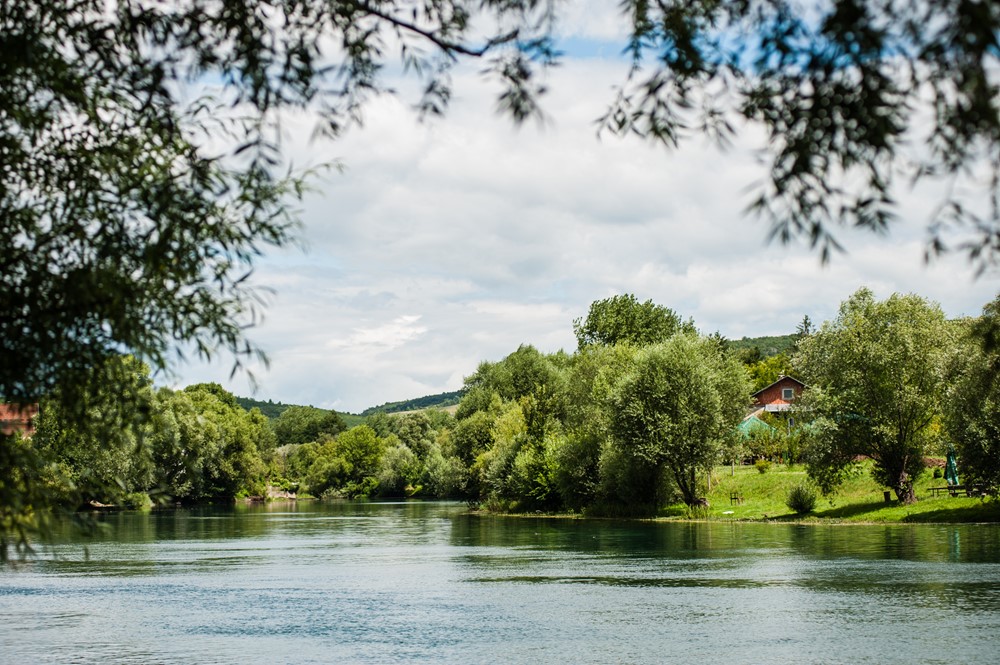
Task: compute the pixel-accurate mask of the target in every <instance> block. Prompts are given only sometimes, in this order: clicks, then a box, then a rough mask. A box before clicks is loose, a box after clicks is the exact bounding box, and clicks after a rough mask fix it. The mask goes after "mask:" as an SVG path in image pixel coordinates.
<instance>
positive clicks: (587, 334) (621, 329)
mask: <svg viewBox="0 0 1000 665" xmlns="http://www.w3.org/2000/svg"><path fill="white" fill-rule="evenodd" d="M682 330H683V331H687V332H693V331H694V324H692V323H691V322H690V321H688V322H685V321H683V320H682V319H681V317H680V315H679V314H677V313H676V312H674V311H673V310H672V309H670V308H669V307H664V306H663V305H657V304H656V303H654V302H653V301H652V300H647V301H646V302H642V303H640V302H639V301H638V299H636V297H635V296H634V295H632V294H631V293H626V294H624V295H619V296H612V297H610V298H605V299H604V300H595V301H594V302H592V303H591V304H590V309H589V310H588V311H587V318H586V319H576V320H575V321H573V332H574V333H575V334H576V341H577V344H578V345H579V347H580V348H581V349H582V348H583V347H584V346H587V345H588V344H604V345H607V346H613V345H615V344H632V345H633V346H637V347H638V346H646V345H648V344H655V343H657V342H663V341H666V340H667V339H668V338H669V337H670V336H671V335H673V334H674V333H677V332H680V331H682Z"/></svg>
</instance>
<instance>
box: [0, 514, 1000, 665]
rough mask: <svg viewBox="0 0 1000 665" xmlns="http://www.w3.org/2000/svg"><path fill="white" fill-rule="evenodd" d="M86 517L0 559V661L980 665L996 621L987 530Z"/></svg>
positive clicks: (999, 536) (995, 570) (423, 518)
mask: <svg viewBox="0 0 1000 665" xmlns="http://www.w3.org/2000/svg"><path fill="white" fill-rule="evenodd" d="M103 519H104V520H105V521H106V522H107V524H108V525H109V529H108V530H107V531H104V532H101V533H100V534H98V535H97V536H96V537H94V538H92V539H89V540H83V539H81V538H80V537H78V536H76V535H73V534H72V533H70V532H67V533H65V534H64V535H62V536H61V538H60V542H59V543H58V544H56V545H55V546H54V547H53V548H52V550H50V551H49V552H48V553H47V554H46V555H45V557H44V558H43V559H42V560H40V561H38V562H35V563H34V564H32V565H29V566H25V567H23V568H22V569H20V570H18V571H4V572H3V573H0V643H2V644H3V645H4V647H5V650H4V651H3V652H2V653H0V661H5V662H33V663H36V662H37V663H49V662H51V663H61V662H78V663H90V662H93V663H98V662H100V663H132V662H159V663H169V664H173V663H190V662H217V663H242V662H276V663H283V662H293V661H294V662H296V663H328V662H337V661H345V662H352V663H369V662H370V663H384V662H434V663H470V662H490V663H494V662H497V661H500V662H511V663H540V662H541V663H545V662H551V663H565V662H574V663H607V662H627V663H659V662H664V661H666V660H670V661H676V662H698V663H703V662H706V661H708V662H713V661H716V660H726V661H728V662H735V663H741V662H745V663H759V662H769V663H772V662H776V663H782V662H788V663H791V662H794V663H796V664H798V663H810V662H813V663H828V662H844V663H861V662H872V663H911V662H933V661H939V662H986V661H989V660H991V659H992V658H993V657H994V654H995V644H996V638H995V635H996V630H997V629H998V628H1000V530H998V529H997V528H995V527H981V526H957V527H956V526H907V525H890V526H801V525H785V524H751V523H738V522H730V523H658V522H642V521H636V522H616V521H602V520H568V519H546V518H502V517H492V516H486V515H472V514H468V512H467V511H466V509H465V506H464V505H462V504H457V503H420V502H367V503H347V502H344V503H332V504H325V503H301V504H295V503H289V504H268V505H262V506H261V505H255V506H245V505H244V506H235V507H225V508H203V509H197V510H177V511H164V512H154V513H152V514H149V515H137V514H112V515H107V516H104V517H103ZM83 543H86V544H87V545H88V548H89V551H90V557H89V559H87V558H85V557H84V556H83V555H82V553H81V549H80V546H81V544H83ZM81 654H82V655H81Z"/></svg>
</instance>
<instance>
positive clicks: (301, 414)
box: [271, 406, 347, 446]
mask: <svg viewBox="0 0 1000 665" xmlns="http://www.w3.org/2000/svg"><path fill="white" fill-rule="evenodd" d="M271 426H272V428H273V429H274V434H275V436H276V437H277V438H278V445H280V446H285V445H288V444H293V443H308V442H309V441H316V440H318V439H319V438H320V436H321V435H323V434H326V435H328V436H336V435H337V434H339V433H340V432H343V431H344V430H345V429H347V426H346V425H345V424H344V420H343V418H341V417H340V414H338V413H337V412H336V411H328V410H326V409H317V408H316V407H314V406H290V407H288V408H287V409H285V410H284V411H282V412H281V415H279V416H278V417H277V418H275V419H274V420H273V421H272V424H271Z"/></svg>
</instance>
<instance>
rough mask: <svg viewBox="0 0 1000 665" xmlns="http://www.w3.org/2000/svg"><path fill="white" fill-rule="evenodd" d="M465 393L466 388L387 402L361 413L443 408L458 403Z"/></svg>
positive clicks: (366, 414)
mask: <svg viewBox="0 0 1000 665" xmlns="http://www.w3.org/2000/svg"><path fill="white" fill-rule="evenodd" d="M464 394H465V391H464V390H455V391H453V392H450V393H438V394H437V395H427V396H426V397H417V398H414V399H408V400H405V401H403V402H386V403H385V404H382V405H381V406H373V407H371V408H370V409H365V410H364V411H362V412H361V415H362V416H370V415H371V414H373V413H376V412H378V411H381V412H383V413H399V412H401V411H420V410H421V409H443V408H445V407H448V406H454V405H456V404H458V402H459V400H461V399H462V395H464Z"/></svg>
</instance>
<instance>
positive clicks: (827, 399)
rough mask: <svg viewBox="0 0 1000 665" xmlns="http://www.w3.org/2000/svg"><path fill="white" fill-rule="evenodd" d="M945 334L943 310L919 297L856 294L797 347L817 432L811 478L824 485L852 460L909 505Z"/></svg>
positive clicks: (937, 387)
mask: <svg viewBox="0 0 1000 665" xmlns="http://www.w3.org/2000/svg"><path fill="white" fill-rule="evenodd" d="M951 336H952V333H951V330H950V328H949V327H948V325H947V323H946V321H945V318H944V313H943V312H942V311H941V308H940V307H939V306H938V305H936V304H934V303H930V302H927V301H926V300H924V299H923V298H921V297H919V296H916V295H899V294H894V295H892V296H890V297H889V298H888V299H886V300H884V301H881V302H880V301H877V300H876V299H875V296H874V294H873V293H872V292H871V291H870V290H868V289H860V290H858V291H857V292H856V293H855V294H854V295H852V296H851V297H850V298H849V299H847V300H846V301H845V302H844V303H842V304H841V306H840V311H839V313H838V315H837V318H836V319H834V320H833V321H828V322H826V323H824V324H823V325H822V326H821V327H820V328H819V330H817V331H816V332H815V333H814V334H813V335H812V336H811V337H809V338H807V339H805V340H804V341H803V342H802V345H801V347H800V351H799V355H798V356H797V358H796V364H797V365H798V366H799V367H800V368H801V369H802V371H803V373H804V377H805V380H806V383H808V384H809V386H810V391H809V395H808V398H809V400H810V401H809V406H810V411H809V413H810V415H812V416H813V417H815V418H816V420H815V421H814V423H813V426H814V432H815V436H814V437H813V438H814V441H813V442H812V445H811V449H810V450H809V451H808V453H807V454H808V456H809V458H810V461H809V472H810V474H811V475H813V476H814V477H815V478H817V479H818V480H819V482H820V484H821V486H823V487H824V488H826V489H829V488H830V487H832V486H833V485H835V484H836V483H837V482H838V481H839V479H840V478H841V473H842V472H843V470H844V469H845V468H847V467H848V466H849V465H851V464H852V463H853V462H854V461H855V459H856V457H857V456H859V455H864V456H867V457H870V458H871V459H872V460H873V462H874V464H875V466H874V471H873V473H874V475H875V477H876V480H878V481H879V482H880V483H882V484H883V485H884V486H885V487H889V488H891V489H892V490H894V491H895V492H896V495H897V497H898V498H899V499H900V501H903V502H910V501H913V500H914V495H913V482H914V480H915V478H916V477H917V475H918V474H919V473H920V471H921V470H923V468H924V455H925V454H926V452H927V444H928V435H929V431H930V425H931V424H932V422H934V420H935V418H937V417H938V416H939V415H940V412H941V411H940V410H941V403H942V401H943V400H942V398H943V396H944V390H943V379H944V370H945V366H946V360H947V358H948V356H949V354H950V353H951V350H952V344H951V342H950V340H951Z"/></svg>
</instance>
